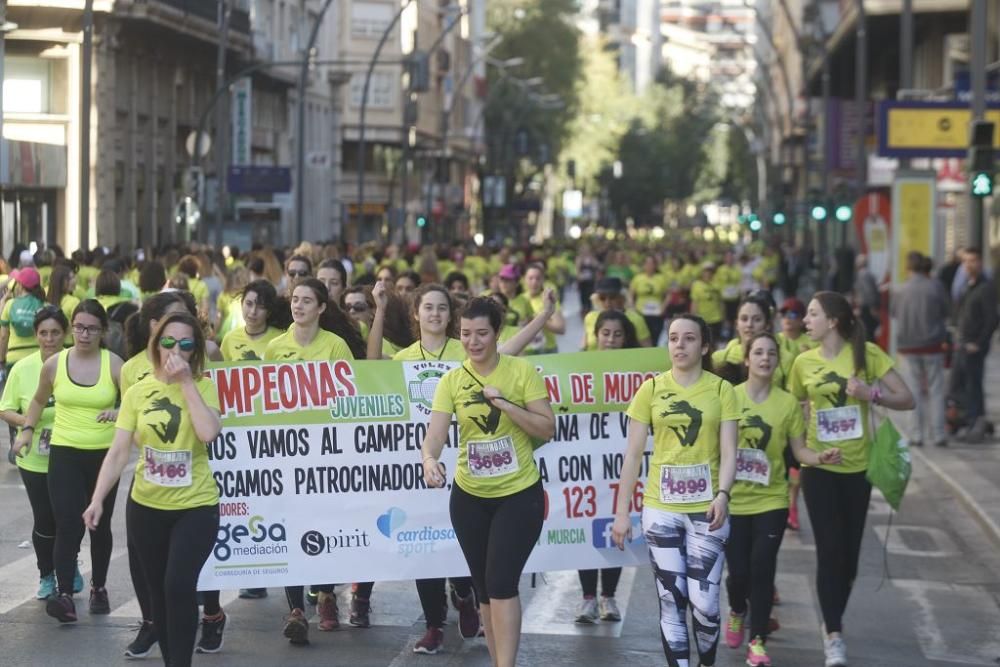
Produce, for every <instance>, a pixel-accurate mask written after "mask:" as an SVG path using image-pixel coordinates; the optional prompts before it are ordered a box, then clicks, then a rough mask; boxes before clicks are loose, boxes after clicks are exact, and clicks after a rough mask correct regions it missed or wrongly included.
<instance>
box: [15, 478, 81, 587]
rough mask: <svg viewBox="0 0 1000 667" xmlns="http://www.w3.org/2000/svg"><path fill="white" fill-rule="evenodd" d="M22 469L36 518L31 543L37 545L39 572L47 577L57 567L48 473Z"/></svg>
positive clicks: (33, 514)
mask: <svg viewBox="0 0 1000 667" xmlns="http://www.w3.org/2000/svg"><path fill="white" fill-rule="evenodd" d="M20 471H21V481H22V482H24V490H25V491H27V492H28V502H29V503H31V516H32V518H33V519H34V525H33V526H32V527H31V544H32V546H34V547H35V560H37V561H38V574H39V576H40V577H45V576H48V575H50V574H52V571H53V570H54V569H55V562H54V560H53V559H54V552H55V547H56V517H55V516H54V515H53V514H52V503H51V501H50V500H49V480H48V475H46V474H45V473H44V472H31V471H30V470H25V469H24V468H20ZM74 574H75V570H74Z"/></svg>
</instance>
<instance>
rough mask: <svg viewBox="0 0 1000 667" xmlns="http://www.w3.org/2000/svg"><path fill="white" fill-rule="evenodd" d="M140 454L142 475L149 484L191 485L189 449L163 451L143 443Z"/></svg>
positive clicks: (168, 485)
mask: <svg viewBox="0 0 1000 667" xmlns="http://www.w3.org/2000/svg"><path fill="white" fill-rule="evenodd" d="M142 456H143V461H144V464H143V469H142V476H143V478H145V480H146V481H147V482H149V483H150V484H155V485H157V486H166V487H171V488H174V487H181V486H191V450H188V449H184V450H179V451H170V452H164V451H161V450H159V449H153V448H152V447H150V446H149V445H145V446H144V447H143V448H142Z"/></svg>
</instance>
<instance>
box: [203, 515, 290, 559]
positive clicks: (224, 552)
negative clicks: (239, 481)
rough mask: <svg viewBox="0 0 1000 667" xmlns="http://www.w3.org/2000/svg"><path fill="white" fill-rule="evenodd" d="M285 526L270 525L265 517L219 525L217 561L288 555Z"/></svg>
mask: <svg viewBox="0 0 1000 667" xmlns="http://www.w3.org/2000/svg"><path fill="white" fill-rule="evenodd" d="M286 541H287V540H286V536H285V524H284V523H282V522H280V521H278V522H275V523H269V522H267V521H265V520H264V517H262V516H260V515H255V516H252V517H250V518H249V519H248V520H247V522H246V525H244V524H242V523H222V524H219V533H218V535H217V536H216V538H215V559H216V560H219V561H227V560H229V559H230V558H232V557H233V556H271V555H280V554H287V553H288V545H287V544H286Z"/></svg>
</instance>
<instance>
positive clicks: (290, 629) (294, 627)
mask: <svg viewBox="0 0 1000 667" xmlns="http://www.w3.org/2000/svg"><path fill="white" fill-rule="evenodd" d="M284 634H285V637H286V638H287V639H288V641H289V642H291V643H292V644H294V645H296V646H302V645H305V644H308V643H309V621H308V620H307V619H306V615H305V614H304V613H302V610H301V609H293V610H292V613H290V614H289V615H288V617H287V618H285V630H284Z"/></svg>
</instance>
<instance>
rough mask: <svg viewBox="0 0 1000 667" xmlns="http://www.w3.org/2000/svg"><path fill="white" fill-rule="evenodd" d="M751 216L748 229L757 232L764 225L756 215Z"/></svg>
mask: <svg viewBox="0 0 1000 667" xmlns="http://www.w3.org/2000/svg"><path fill="white" fill-rule="evenodd" d="M751 217H752V218H753V220H751V221H750V231H751V232H759V231H760V230H761V228H762V227H763V226H764V225H763V223H761V221H760V220H758V219H757V216H756V215H754V216H751Z"/></svg>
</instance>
